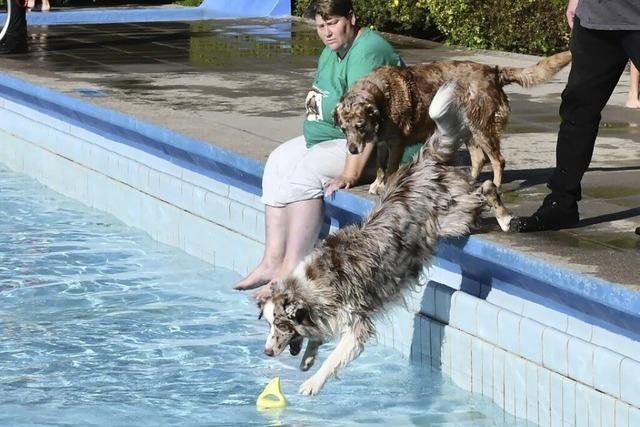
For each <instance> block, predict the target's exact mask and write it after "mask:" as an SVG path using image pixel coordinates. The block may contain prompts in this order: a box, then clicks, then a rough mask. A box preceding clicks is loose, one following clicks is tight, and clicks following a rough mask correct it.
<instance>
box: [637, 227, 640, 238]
mask: <svg viewBox="0 0 640 427" xmlns="http://www.w3.org/2000/svg"><path fill="white" fill-rule="evenodd" d="M636 234H637V235H638V236H640V227H638V228H636Z"/></svg>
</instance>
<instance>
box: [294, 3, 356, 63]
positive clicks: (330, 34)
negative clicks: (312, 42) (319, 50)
mask: <svg viewBox="0 0 640 427" xmlns="http://www.w3.org/2000/svg"><path fill="white" fill-rule="evenodd" d="M305 16H306V17H307V18H310V19H315V21H316V31H317V32H318V36H319V37H320V39H321V40H322V42H323V43H324V44H325V46H327V47H328V48H329V49H331V50H333V51H334V52H337V53H338V54H339V55H341V56H343V55H344V54H345V53H346V52H347V51H348V50H349V48H350V47H351V44H353V41H354V40H355V39H356V37H357V35H358V30H359V27H358V25H357V23H356V15H355V13H354V11H353V3H352V2H351V0H312V1H311V4H310V5H309V7H308V8H307V10H306V12H305Z"/></svg>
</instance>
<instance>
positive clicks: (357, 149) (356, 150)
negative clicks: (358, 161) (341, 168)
mask: <svg viewBox="0 0 640 427" xmlns="http://www.w3.org/2000/svg"><path fill="white" fill-rule="evenodd" d="M347 149H348V150H349V153H351V154H360V153H361V152H362V149H361V148H360V146H359V145H357V144H349V146H348V147H347Z"/></svg>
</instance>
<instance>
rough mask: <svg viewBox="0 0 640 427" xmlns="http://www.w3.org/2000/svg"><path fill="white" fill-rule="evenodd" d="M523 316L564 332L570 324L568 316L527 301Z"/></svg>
mask: <svg viewBox="0 0 640 427" xmlns="http://www.w3.org/2000/svg"><path fill="white" fill-rule="evenodd" d="M522 315H523V316H525V317H528V318H530V319H533V320H538V321H540V322H542V323H544V324H545V325H548V326H552V327H553V328H555V329H557V330H559V331H562V332H564V331H566V330H567V327H568V324H569V318H568V316H567V315H566V314H564V313H560V312H559V311H555V310H553V309H551V308H549V307H547V306H545V305H542V304H539V303H535V302H531V301H527V300H525V302H524V308H523V310H522Z"/></svg>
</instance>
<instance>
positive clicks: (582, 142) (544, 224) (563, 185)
mask: <svg viewBox="0 0 640 427" xmlns="http://www.w3.org/2000/svg"><path fill="white" fill-rule="evenodd" d="M571 52H572V55H573V59H572V64H571V72H570V73H569V80H568V81H567V86H566V88H565V90H564V92H563V93H562V103H561V105H560V116H561V118H562V122H561V124H560V130H559V132H558V141H557V145H556V167H555V169H554V171H553V174H552V176H551V178H550V179H549V182H548V184H547V185H548V187H549V188H550V189H551V193H550V194H549V195H548V196H547V197H546V198H545V200H544V202H543V204H542V206H541V207H540V208H539V209H538V211H536V212H535V213H534V214H533V215H532V216H530V217H523V218H519V219H518V220H517V221H515V229H516V230H517V231H519V232H530V231H542V230H548V229H560V228H565V227H570V226H572V225H575V224H576V223H577V222H578V220H579V215H578V205H577V202H578V201H579V200H580V199H581V197H582V194H581V193H582V191H581V186H580V182H581V181H582V177H583V175H584V173H585V172H586V170H587V168H588V167H589V163H590V162H591V156H592V155H593V148H594V144H595V139H596V136H597V134H598V126H599V123H600V118H601V115H600V114H601V111H602V109H603V108H604V106H605V105H606V103H607V101H608V100H609V97H610V96H611V94H612V93H613V89H614V88H615V86H616V84H617V82H618V80H619V79H620V76H621V75H622V72H623V71H624V68H625V65H626V62H627V60H628V56H627V54H626V52H625V49H624V48H623V45H622V37H621V34H620V32H617V31H597V30H588V29H585V28H583V27H581V26H580V22H579V20H577V19H576V21H574V26H573V32H572V35H571Z"/></svg>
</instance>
